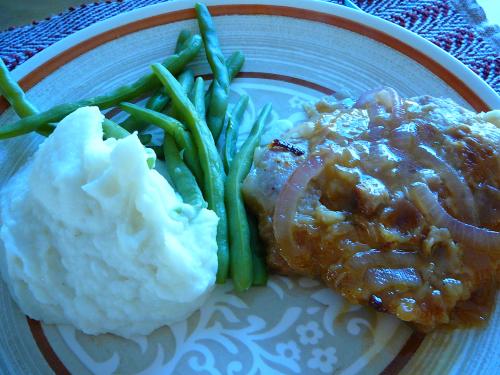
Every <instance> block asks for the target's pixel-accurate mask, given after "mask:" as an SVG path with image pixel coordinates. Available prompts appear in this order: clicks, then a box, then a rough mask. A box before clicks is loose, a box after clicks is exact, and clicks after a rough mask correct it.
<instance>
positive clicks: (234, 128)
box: [222, 95, 249, 172]
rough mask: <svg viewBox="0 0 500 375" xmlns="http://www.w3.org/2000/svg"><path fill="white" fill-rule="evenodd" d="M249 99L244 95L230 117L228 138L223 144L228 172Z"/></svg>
mask: <svg viewBox="0 0 500 375" xmlns="http://www.w3.org/2000/svg"><path fill="white" fill-rule="evenodd" d="M248 100H249V98H248V95H243V96H242V97H241V98H240V100H238V103H236V105H235V106H234V108H233V110H232V111H231V115H230V116H229V119H228V123H227V127H226V139H225V141H224V144H223V146H222V161H223V163H224V168H225V170H226V172H228V171H229V167H230V165H231V162H232V161H233V156H234V153H235V151H236V140H237V139H238V130H239V128H240V124H241V121H242V120H243V115H244V114H245V110H246V108H247V106H248Z"/></svg>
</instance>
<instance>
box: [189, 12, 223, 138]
mask: <svg viewBox="0 0 500 375" xmlns="http://www.w3.org/2000/svg"><path fill="white" fill-rule="evenodd" d="M194 8H195V10H196V18H197V20H198V27H199V29H200V33H201V37H202V38H203V45H204V46H205V55H206V56H207V60H208V63H209V65H210V68H211V69H212V73H213V74H214V78H213V85H212V94H211V98H210V106H209V107H208V114H207V124H208V127H209V129H210V131H211V132H212V135H213V137H214V140H215V142H217V140H218V139H219V136H220V133H221V131H222V128H223V126H224V119H225V117H226V110H227V105H228V96H229V74H228V71H227V67H226V62H225V59H224V55H223V54H222V50H221V48H220V45H219V39H218V38H217V33H216V31H215V26H214V24H213V22H212V17H211V16H210V12H209V11H208V8H207V6H206V5H205V4H201V3H197V4H196V5H195V6H194Z"/></svg>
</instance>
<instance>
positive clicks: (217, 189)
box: [151, 64, 229, 283]
mask: <svg viewBox="0 0 500 375" xmlns="http://www.w3.org/2000/svg"><path fill="white" fill-rule="evenodd" d="M151 68H152V69H153V72H154V73H155V74H156V76H157V77H158V79H159V80H160V81H161V82H162V83H163V85H164V86H165V89H166V90H167V93H168V95H169V96H170V98H171V99H172V103H173V104H174V106H175V107H176V108H177V109H178V110H179V111H180V114H181V115H182V117H183V120H184V123H185V124H186V126H187V127H188V129H189V130H190V132H191V135H192V137H193V140H194V143H195V145H196V148H197V149H198V155H199V160H200V164H201V169H202V171H203V191H204V193H205V198H206V200H207V202H208V208H210V209H211V210H213V211H215V213H216V214H217V216H218V217H219V225H218V226H217V244H218V253H217V256H218V261H219V267H218V270H217V282H218V283H224V282H225V281H226V278H227V275H228V270H229V254H228V245H227V219H226V208H225V207H224V179H225V174H224V167H223V165H222V161H221V159H220V157H219V154H218V152H217V148H216V147H215V143H214V140H213V137H212V134H211V133H210V130H209V129H208V126H207V124H206V123H205V120H204V119H203V118H201V117H200V116H198V112H197V111H196V108H195V107H194V105H193V103H191V101H190V100H189V99H188V97H187V95H186V94H185V92H184V90H183V89H182V87H181V85H180V84H179V82H177V80H176V79H175V77H174V76H173V75H172V74H171V73H170V72H169V71H168V70H167V69H165V67H163V66H162V65H160V64H154V65H153V66H152V67H151Z"/></svg>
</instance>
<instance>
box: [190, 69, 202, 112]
mask: <svg viewBox="0 0 500 375" xmlns="http://www.w3.org/2000/svg"><path fill="white" fill-rule="evenodd" d="M191 96H192V98H190V99H191V101H192V102H193V104H194V107H195V108H196V112H198V116H199V117H200V118H205V81H204V80H203V78H201V77H198V78H196V81H195V83H194V87H193V90H192V91H191Z"/></svg>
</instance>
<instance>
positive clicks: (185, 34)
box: [175, 29, 193, 53]
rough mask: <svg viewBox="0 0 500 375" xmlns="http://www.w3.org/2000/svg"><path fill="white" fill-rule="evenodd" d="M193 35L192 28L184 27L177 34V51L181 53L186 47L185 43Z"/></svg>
mask: <svg viewBox="0 0 500 375" xmlns="http://www.w3.org/2000/svg"><path fill="white" fill-rule="evenodd" d="M192 36H193V33H192V32H191V30H188V29H184V30H181V32H180V33H179V35H178V36H177V42H176V44H175V53H179V52H180V51H181V50H182V49H184V43H185V42H186V41H187V40H188V39H189V38H191V37H192Z"/></svg>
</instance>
